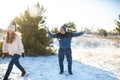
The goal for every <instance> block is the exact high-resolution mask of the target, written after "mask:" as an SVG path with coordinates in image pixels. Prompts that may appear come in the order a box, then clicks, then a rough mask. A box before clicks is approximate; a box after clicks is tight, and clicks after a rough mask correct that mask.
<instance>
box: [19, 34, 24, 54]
mask: <svg viewBox="0 0 120 80" xmlns="http://www.w3.org/2000/svg"><path fill="white" fill-rule="evenodd" d="M17 41H18V46H19V49H20V52H21V53H24V46H23V43H22V40H21V38H20V37H19V36H18V37H17Z"/></svg>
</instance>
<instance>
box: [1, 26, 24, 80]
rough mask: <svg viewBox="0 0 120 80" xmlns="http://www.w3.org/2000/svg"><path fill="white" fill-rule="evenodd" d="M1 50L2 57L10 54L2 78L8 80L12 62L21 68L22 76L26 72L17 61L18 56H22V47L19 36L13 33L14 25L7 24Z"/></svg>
mask: <svg viewBox="0 0 120 80" xmlns="http://www.w3.org/2000/svg"><path fill="white" fill-rule="evenodd" d="M2 51H3V54H2V58H3V59H4V58H5V57H6V55H7V54H9V55H11V56H12V59H11V61H10V63H9V65H8V68H7V71H6V73H5V76H4V79H3V80H8V77H9V75H10V73H11V70H12V68H13V65H14V64H15V65H16V66H17V68H19V69H20V70H21V72H22V74H21V76H24V75H25V73H26V72H25V70H24V68H23V67H22V66H21V65H20V63H19V58H20V56H21V55H22V56H23V57H24V47H23V44H22V40H21V38H20V37H19V36H18V35H17V34H16V33H15V26H14V25H9V26H8V28H7V36H6V38H5V40H4V42H3V46H2Z"/></svg>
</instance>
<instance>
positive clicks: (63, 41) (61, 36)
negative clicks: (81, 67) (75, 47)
mask: <svg viewBox="0 0 120 80" xmlns="http://www.w3.org/2000/svg"><path fill="white" fill-rule="evenodd" d="M46 30H47V32H48V34H49V36H50V37H51V38H57V39H58V41H59V51H58V58H59V67H60V72H59V73H60V74H63V73H64V65H63V61H64V56H66V58H67V62H68V73H69V74H70V75H72V74H73V73H72V51H71V40H72V37H77V36H81V35H82V34H83V32H79V33H72V32H66V26H65V25H63V26H62V27H61V28H60V32H58V33H57V34H51V33H50V31H49V29H48V28H47V27H46Z"/></svg>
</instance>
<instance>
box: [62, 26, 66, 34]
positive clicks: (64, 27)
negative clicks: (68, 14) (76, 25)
mask: <svg viewBox="0 0 120 80" xmlns="http://www.w3.org/2000/svg"><path fill="white" fill-rule="evenodd" d="M61 28H63V29H64V31H65V32H66V25H65V24H64V25H62V27H61Z"/></svg>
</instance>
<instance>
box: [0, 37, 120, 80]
mask: <svg viewBox="0 0 120 80" xmlns="http://www.w3.org/2000/svg"><path fill="white" fill-rule="evenodd" d="M114 44H116V45H117V46H116V45H114ZM119 46H120V44H119V41H117V42H116V41H112V40H108V39H104V38H99V37H96V36H94V35H83V36H80V37H77V38H73V40H72V55H73V66H72V67H73V75H69V74H68V71H67V60H66V58H65V60H64V68H65V72H64V74H62V75H60V74H59V65H58V56H57V55H52V56H38V57H25V58H20V63H21V65H22V66H23V67H24V68H25V70H26V71H27V74H28V75H26V76H25V77H20V74H21V72H20V71H19V70H18V69H17V67H16V66H14V67H13V70H12V72H11V74H10V76H9V79H10V80H120V66H119V64H120V54H119V53H120V47H119ZM53 47H54V48H56V49H58V42H57V40H55V41H54V44H53ZM10 59H11V58H6V59H4V60H3V59H1V58H0V80H2V78H3V76H4V74H5V72H6V69H7V66H8V63H9V62H10Z"/></svg>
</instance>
